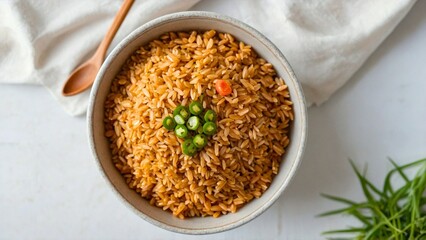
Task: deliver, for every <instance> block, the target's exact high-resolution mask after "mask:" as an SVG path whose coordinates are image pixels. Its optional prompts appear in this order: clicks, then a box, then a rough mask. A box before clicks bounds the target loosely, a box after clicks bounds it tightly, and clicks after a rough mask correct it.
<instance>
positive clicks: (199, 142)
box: [192, 134, 207, 149]
mask: <svg viewBox="0 0 426 240" xmlns="http://www.w3.org/2000/svg"><path fill="white" fill-rule="evenodd" d="M192 142H193V143H194V145H195V146H196V147H197V148H198V149H200V148H203V147H204V146H206V145H207V137H206V135H204V134H197V135H195V137H194V139H193V140H192Z"/></svg>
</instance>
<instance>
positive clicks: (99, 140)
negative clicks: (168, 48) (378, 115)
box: [87, 12, 307, 234]
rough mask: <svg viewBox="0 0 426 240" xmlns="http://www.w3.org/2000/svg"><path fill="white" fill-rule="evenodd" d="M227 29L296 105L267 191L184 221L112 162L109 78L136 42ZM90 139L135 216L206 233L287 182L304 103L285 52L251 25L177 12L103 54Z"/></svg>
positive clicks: (260, 208)
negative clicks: (230, 208) (107, 124)
mask: <svg viewBox="0 0 426 240" xmlns="http://www.w3.org/2000/svg"><path fill="white" fill-rule="evenodd" d="M210 29H215V30H216V31H218V32H227V33H231V34H232V35H233V36H235V37H236V38H237V39H238V40H241V41H244V42H245V43H246V44H249V45H251V46H252V47H253V48H254V49H255V50H256V52H257V53H258V54H259V55H260V56H262V57H263V58H264V59H266V60H267V61H268V62H270V63H272V64H273V66H274V67H275V70H276V71H277V72H278V74H279V75H280V76H281V77H282V78H283V79H284V80H285V82H286V84H287V85H288V88H289V90H290V95H291V100H292V101H293V103H294V106H293V107H294V117H295V120H294V122H293V125H292V129H291V132H290V140H291V142H290V145H289V146H288V147H287V152H286V154H285V155H284V157H283V160H282V163H281V166H280V170H279V173H278V175H277V176H275V177H274V179H273V181H272V184H271V186H270V187H269V189H268V190H267V191H266V192H265V193H264V194H263V195H262V196H261V197H260V198H259V199H254V200H252V201H251V202H249V203H248V204H246V205H245V206H244V207H243V208H241V209H239V210H238V211H237V212H236V213H230V214H227V215H224V216H221V217H220V218H212V217H204V218H203V217H196V218H188V219H185V220H181V219H178V218H176V217H174V216H173V215H172V214H171V213H170V212H168V211H163V210H162V209H160V208H158V207H155V206H151V205H150V204H149V203H148V201H146V200H145V199H143V198H142V197H141V196H140V195H139V194H137V193H136V192H135V191H134V190H132V189H130V188H129V187H128V186H127V184H126V183H125V181H124V179H123V177H122V176H121V175H120V173H119V172H118V171H117V169H116V168H115V167H114V165H113V164H112V161H111V153H110V150H109V147H108V142H107V139H106V137H105V136H104V124H103V118H104V106H103V105H104V101H105V98H106V96H107V94H108V92H109V88H110V85H111V81H112V80H113V79H114V77H115V75H116V74H117V73H118V71H119V70H120V68H121V66H122V65H123V63H124V62H125V60H126V59H127V58H128V57H129V56H130V55H131V54H132V53H133V52H134V51H135V50H136V49H138V48H139V47H140V46H143V45H145V44H146V43H148V42H149V41H151V40H153V39H156V38H158V37H159V36H160V35H161V34H163V33H166V32H170V31H190V30H210ZM87 118H88V131H89V143H90V147H91V149H92V153H93V156H94V158H95V159H96V162H97V164H98V166H99V169H100V171H101V172H102V173H103V176H104V177H105V178H106V180H107V182H108V184H109V186H111V188H112V189H113V190H114V192H115V193H116V194H117V196H118V198H119V199H120V200H121V201H122V202H124V203H125V204H126V205H127V206H128V207H129V208H130V209H132V210H133V211H134V212H135V213H136V214H138V215H139V216H140V217H142V218H143V219H145V220H146V221H148V222H150V223H152V224H154V225H157V226H159V227H162V228H164V229H167V230H171V231H175V232H180V233H186V234H208V233H215V232H221V231H225V230H229V229H232V228H235V227H238V226H240V225H242V224H244V223H247V222H249V221H250V220H252V219H254V218H255V217H257V216H259V215H260V214H261V213H262V212H264V211H265V210H266V209H267V208H268V207H270V206H271V205H272V204H273V203H274V202H275V201H276V200H277V199H278V197H279V196H280V195H281V194H282V193H283V191H284V189H285V188H286V187H287V186H288V184H289V182H290V180H291V178H292V177H293V175H294V174H295V172H296V170H297V167H298V165H299V163H300V161H301V158H302V154H303V150H304V147H305V141H306V130H307V129H306V128H307V121H306V106H305V99H304V96H303V93H302V89H301V86H300V84H299V82H298V81H297V79H296V77H295V75H294V73H293V71H292V69H291V67H290V65H289V63H288V62H287V60H286V59H285V58H284V56H283V54H282V53H281V52H280V51H279V50H278V49H277V48H276V47H275V46H274V44H272V43H271V42H270V41H269V40H268V39H267V38H266V37H265V36H263V35H262V34H261V33H259V32H258V31H257V30H255V29H253V28H252V27H250V26H248V25H246V24H244V23H242V22H240V21H238V20H236V19H233V18H230V17H226V16H222V15H218V14H215V13H209V12H180V13H175V14H170V15H166V16H163V17H160V18H157V19H155V20H153V21H150V22H148V23H146V24H144V25H143V26H141V27H139V28H138V29H136V30H135V31H133V32H132V33H131V34H130V35H128V36H127V37H126V38H125V39H124V40H122V41H121V42H120V43H119V44H118V46H117V47H115V49H114V50H113V51H112V53H111V54H110V55H109V56H108V57H107V59H106V60H105V62H104V64H103V65H102V68H101V70H100V71H99V73H98V76H97V78H96V81H95V83H94V85H93V87H92V92H91V94H90V103H89V108H88V112H87Z"/></svg>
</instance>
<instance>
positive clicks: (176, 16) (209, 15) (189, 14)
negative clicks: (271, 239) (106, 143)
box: [87, 11, 308, 235]
mask: <svg viewBox="0 0 426 240" xmlns="http://www.w3.org/2000/svg"><path fill="white" fill-rule="evenodd" d="M188 18H189V19H190V18H204V19H211V20H215V21H221V22H224V23H227V24H230V25H233V26H234V27H237V28H240V29H242V30H244V31H246V32H247V33H249V34H250V35H252V36H253V37H254V38H256V39H258V40H259V41H260V42H262V43H263V44H264V45H265V46H266V47H267V48H268V50H269V51H271V53H272V54H273V55H275V56H276V57H277V58H278V60H279V61H280V62H281V64H282V66H284V68H285V69H286V71H287V72H288V74H289V75H290V77H291V78H292V79H293V83H294V86H293V87H294V90H295V92H296V96H292V99H297V100H296V101H298V102H299V105H300V106H299V108H300V116H298V118H299V119H300V123H301V133H300V134H301V135H300V142H299V144H298V145H299V148H298V151H297V154H296V157H295V160H294V162H293V165H290V170H289V173H288V176H287V178H286V179H285V180H284V181H283V183H282V184H281V185H280V186H279V188H278V189H277V190H276V192H274V194H273V195H272V197H271V198H270V200H269V201H268V202H267V203H266V204H265V205H263V206H261V207H259V208H257V209H256V210H255V211H253V212H252V213H250V214H249V215H247V216H246V217H244V218H241V219H238V220H236V221H234V222H233V223H231V224H228V225H226V226H218V227H213V228H205V229H189V228H181V227H176V226H171V225H169V224H167V223H165V222H162V221H159V220H156V219H154V218H151V217H150V216H148V215H146V214H144V213H143V212H141V211H139V210H138V209H137V208H136V207H135V206H133V205H132V204H131V203H130V202H129V201H128V200H127V199H126V198H125V197H124V196H123V195H122V193H121V192H120V191H119V190H118V189H117V188H116V186H115V185H114V184H113V183H112V182H111V180H110V179H109V176H108V175H107V174H106V172H105V170H104V168H103V166H102V164H101V161H100V159H99V157H98V154H97V147H96V144H95V142H94V131H93V118H94V103H95V100H96V99H97V96H98V89H99V86H100V83H101V80H102V78H103V76H104V75H105V72H106V70H107V68H108V66H109V65H110V64H111V62H112V61H113V59H114V58H115V57H116V56H117V55H118V54H119V53H120V52H121V51H122V50H123V49H124V48H125V47H127V46H128V45H129V44H130V43H131V42H132V41H133V40H135V39H136V38H138V37H139V36H140V35H142V34H143V33H144V32H146V31H148V30H150V29H153V28H155V27H157V26H159V25H161V24H164V23H167V22H171V21H175V20H180V19H188ZM293 101H294V100H293ZM307 128H308V125H307V107H306V100H305V97H304V94H303V91H302V86H301V83H300V82H299V81H298V80H297V77H296V75H295V74H294V72H293V70H292V68H291V66H290V64H289V63H288V61H287V59H286V58H285V57H284V55H283V53H281V51H280V50H279V49H278V48H277V47H276V46H275V45H274V44H273V43H272V42H271V41H270V40H269V39H268V38H266V37H265V36H264V35H263V34H262V33H260V32H259V31H258V30H256V29H254V28H253V27H251V26H249V25H248V24H246V23H243V22H241V21H239V20H237V19H235V18H232V17H229V16H226V15H222V14H218V13H214V12H207V11H184V12H176V13H171V14H167V15H163V16H161V17H158V18H156V19H153V20H151V21H149V22H147V23H145V24H143V25H141V26H140V27H138V28H136V29H135V30H133V31H132V32H131V33H130V34H128V35H127V36H126V37H125V38H124V39H122V40H121V41H120V42H119V43H118V45H117V46H116V47H114V49H113V50H112V51H111V53H110V54H109V55H108V56H107V58H106V59H105V61H104V62H103V64H102V66H101V69H100V70H99V72H98V74H97V76H96V79H95V82H94V84H93V86H92V89H91V91H90V98H89V105H88V109H87V131H88V141H89V146H90V150H91V153H92V155H93V158H94V160H95V162H96V166H97V168H98V170H99V171H100V172H101V175H102V177H103V178H104V180H105V181H106V182H107V185H108V186H109V187H110V189H112V190H113V192H114V194H115V195H116V196H118V199H119V200H120V201H121V202H123V203H124V205H126V206H127V207H128V208H129V209H131V210H132V211H133V212H134V213H136V214H137V215H138V216H139V217H141V218H142V219H144V220H145V221H147V222H149V223H151V224H153V225H155V226H157V227H160V228H163V229H166V230H169V231H172V232H176V233H183V234H192V235H201V234H213V233H219V232H224V231H227V230H230V229H233V228H236V227H239V226H241V225H244V224H246V223H248V222H250V221H251V220H253V219H255V218H256V217H258V216H259V215H260V214H262V213H263V212H265V211H266V210H267V209H268V208H269V207H271V206H272V205H273V204H274V203H275V202H276V201H277V199H278V198H279V197H280V196H281V194H282V193H283V191H284V190H285V189H286V188H287V186H288V185H289V183H290V182H291V180H292V179H293V177H294V175H295V173H296V171H297V169H298V168H299V166H300V163H301V161H302V157H303V153H304V150H305V147H306V141H307Z"/></svg>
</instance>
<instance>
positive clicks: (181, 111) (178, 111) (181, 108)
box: [173, 105, 191, 124]
mask: <svg viewBox="0 0 426 240" xmlns="http://www.w3.org/2000/svg"><path fill="white" fill-rule="evenodd" d="M176 115H181V116H182V117H183V119H184V120H187V119H188V118H189V117H190V115H191V114H190V112H189V110H188V108H187V107H185V106H182V105H179V106H178V107H177V108H176V109H175V110H174V111H173V116H176ZM175 120H176V119H175ZM182 124H183V123H182Z"/></svg>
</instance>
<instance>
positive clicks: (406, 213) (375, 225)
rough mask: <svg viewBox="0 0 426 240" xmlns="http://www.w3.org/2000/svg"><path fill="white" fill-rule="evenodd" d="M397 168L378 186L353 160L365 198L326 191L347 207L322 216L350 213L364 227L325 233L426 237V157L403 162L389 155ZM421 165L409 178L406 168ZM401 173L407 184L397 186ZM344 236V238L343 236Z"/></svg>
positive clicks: (358, 236) (414, 239) (357, 236)
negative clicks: (400, 163)
mask: <svg viewBox="0 0 426 240" xmlns="http://www.w3.org/2000/svg"><path fill="white" fill-rule="evenodd" d="M389 161H390V162H391V163H392V165H393V166H394V168H393V169H392V170H391V171H390V172H389V173H388V174H387V175H386V178H385V180H384V184H383V188H382V189H381V190H380V189H379V188H378V187H376V186H374V185H373V184H372V183H371V182H370V181H369V180H368V179H367V178H366V177H365V175H364V174H361V172H360V171H359V170H358V168H356V167H355V165H354V163H353V162H352V161H350V163H351V165H352V168H353V170H354V171H355V174H356V176H357V178H358V180H359V182H360V185H361V188H362V191H363V193H364V196H365V198H366V200H365V201H362V202H355V201H352V200H349V199H345V198H341V197H336V196H331V195H327V194H322V196H323V197H325V198H327V199H330V200H333V201H336V202H340V203H343V204H345V205H346V207H344V208H341V209H337V210H333V211H329V212H325V213H322V214H320V215H319V216H321V217H324V216H330V215H336V214H349V215H351V216H352V217H355V218H356V219H358V220H359V221H360V222H361V224H362V226H361V227H349V228H347V229H341V230H333V231H327V232H323V234H326V235H328V234H350V235H351V238H349V239H395V240H399V239H409V240H423V239H426V196H425V191H426V158H425V159H421V160H418V161H415V162H412V163H409V164H406V165H402V166H399V165H397V164H396V163H395V162H394V161H393V160H392V159H389ZM415 166H416V167H418V172H417V173H416V175H415V176H414V178H412V179H409V178H408V176H407V175H406V173H405V172H404V170H406V169H408V168H411V167H415ZM396 176H399V177H400V178H402V180H403V185H402V186H401V187H399V188H398V189H396V188H395V187H394V184H393V183H392V182H393V178H394V177H396ZM339 239H342V238H339Z"/></svg>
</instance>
